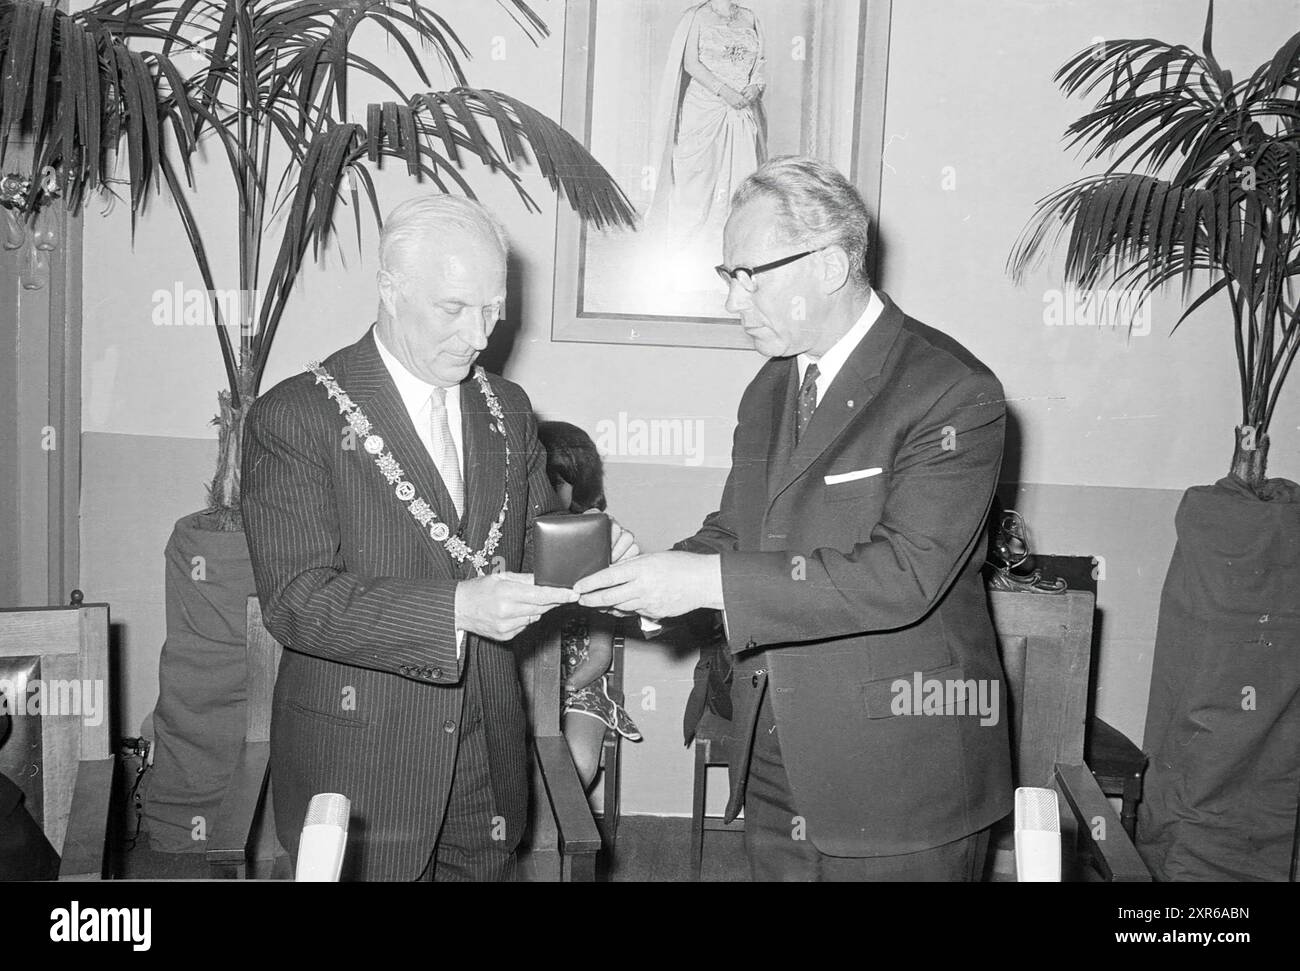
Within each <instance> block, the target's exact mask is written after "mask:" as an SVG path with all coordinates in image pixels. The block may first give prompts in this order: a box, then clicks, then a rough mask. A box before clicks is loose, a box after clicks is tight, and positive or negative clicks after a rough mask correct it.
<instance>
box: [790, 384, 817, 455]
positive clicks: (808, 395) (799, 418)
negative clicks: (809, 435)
mask: <svg viewBox="0 0 1300 971" xmlns="http://www.w3.org/2000/svg"><path fill="white" fill-rule="evenodd" d="M816 408H817V365H816V364H809V365H808V370H807V371H805V372H804V375H803V384H801V385H799V402H798V410H797V413H796V415H795V423H794V443H795V445H798V444H799V439H800V437H802V435H803V433H804V429H805V428H807V427H808V422H810V421H811V420H812V416H813V411H814V410H815V409H816Z"/></svg>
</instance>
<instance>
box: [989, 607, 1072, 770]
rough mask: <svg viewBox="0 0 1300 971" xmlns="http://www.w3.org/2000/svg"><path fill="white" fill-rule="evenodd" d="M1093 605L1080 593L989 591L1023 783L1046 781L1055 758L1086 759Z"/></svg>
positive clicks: (1014, 757)
mask: <svg viewBox="0 0 1300 971" xmlns="http://www.w3.org/2000/svg"><path fill="white" fill-rule="evenodd" d="M1094 603H1095V598H1094V596H1093V594H1091V593H1089V592H1087V591H1078V590H1067V591H1066V592H1065V593H1061V594H1040V593H1020V592H1011V591H990V592H989V610H990V613H991V614H992V616H993V628H994V630H995V632H996V633H997V638H998V648H999V651H1000V653H1001V655H1002V668H1003V671H1004V672H1005V674H1006V680H1007V692H1008V694H1009V695H1010V712H1009V715H1010V727H1011V745H1012V769H1013V774H1014V777H1015V780H1016V785H1018V786H1048V785H1049V784H1050V783H1051V782H1052V779H1053V777H1054V771H1055V766H1056V764H1057V763H1063V764H1066V765H1080V764H1082V763H1083V742H1084V728H1085V723H1086V721H1087V717H1088V672H1089V668H1090V665H1091V659H1092V650H1091V646H1092V618H1093V605H1094Z"/></svg>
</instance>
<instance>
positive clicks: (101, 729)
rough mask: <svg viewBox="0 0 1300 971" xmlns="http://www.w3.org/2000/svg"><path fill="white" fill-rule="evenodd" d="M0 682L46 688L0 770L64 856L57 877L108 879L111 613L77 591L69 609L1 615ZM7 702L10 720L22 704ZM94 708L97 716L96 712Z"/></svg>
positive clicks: (0, 760)
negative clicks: (95, 707) (37, 710)
mask: <svg viewBox="0 0 1300 971" xmlns="http://www.w3.org/2000/svg"><path fill="white" fill-rule="evenodd" d="M0 679H3V680H7V681H10V682H11V683H12V682H17V681H19V680H20V679H22V680H23V681H25V682H26V683H27V685H28V686H30V685H31V684H32V683H33V682H36V681H39V682H40V685H41V695H40V714H29V715H18V716H16V717H15V718H14V722H15V723H16V727H15V730H14V732H13V735H12V736H11V738H10V740H9V743H8V744H6V745H5V747H4V748H3V749H0V770H3V771H4V772H5V774H6V775H8V776H9V778H10V779H12V780H13V781H14V782H16V783H17V784H18V785H19V786H20V787H21V788H22V789H23V791H24V795H25V797H26V806H27V809H28V811H29V812H31V814H32V816H33V818H34V819H35V820H36V821H37V822H38V823H39V824H40V826H41V829H42V830H43V831H44V833H45V836H46V838H47V839H48V840H49V841H50V845H51V846H53V847H54V848H55V850H56V851H58V853H59V856H60V862H59V879H60V880H98V879H101V878H104V877H109V876H112V875H113V874H112V873H111V872H110V870H111V861H110V855H111V854H110V853H109V809H110V804H111V796H112V792H113V782H114V779H113V774H114V768H115V767H116V764H117V759H116V758H115V757H114V755H113V747H112V744H111V741H110V738H111V731H112V728H111V726H112V718H111V714H110V711H109V708H110V705H111V692H110V691H109V679H108V605H107V604H102V603H97V604H87V603H82V593H81V591H80V590H74V591H72V604H71V606H67V607H33V608H23V609H16V610H13V609H7V610H0ZM26 690H28V691H29V692H30V687H28V688H27V689H26ZM87 690H89V691H90V692H91V695H90V698H89V699H87V697H86V691H87ZM31 697H32V696H31V695H30V693H29V694H28V696H27V699H25V700H26V701H30V699H31ZM8 701H9V704H10V711H11V712H13V711H14V710H15V709H16V707H17V705H18V703H19V702H20V701H24V699H18V698H10V699H8ZM96 702H98V703H99V710H97V711H95V710H92V708H91V707H90V706H93V705H95V704H96ZM56 705H57V706H58V709H59V712H60V713H57V714H56V713H54V709H55V706H56ZM68 708H71V709H72V710H71V711H67V710H66V709H68ZM92 722H93V724H92ZM18 723H21V728H22V734H21V738H19V731H18V727H17V725H18ZM11 763H13V764H11Z"/></svg>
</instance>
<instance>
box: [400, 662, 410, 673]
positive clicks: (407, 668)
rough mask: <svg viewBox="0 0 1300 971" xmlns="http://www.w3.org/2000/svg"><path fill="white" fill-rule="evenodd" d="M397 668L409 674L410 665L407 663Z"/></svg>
mask: <svg viewBox="0 0 1300 971" xmlns="http://www.w3.org/2000/svg"><path fill="white" fill-rule="evenodd" d="M397 670H398V671H400V672H401V673H402V674H407V675H409V674H410V673H411V666H410V665H409V664H403V665H402V666H401V667H399V668H398V669H397Z"/></svg>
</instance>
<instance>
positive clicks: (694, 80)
mask: <svg viewBox="0 0 1300 971" xmlns="http://www.w3.org/2000/svg"><path fill="white" fill-rule="evenodd" d="M764 67H765V62H764V39H763V28H762V25H761V24H760V22H759V20H758V17H757V16H756V15H755V14H754V12H753V11H752V10H750V9H749V8H748V7H744V6H741V5H740V4H739V3H735V2H734V0H706V2H704V3H699V4H695V5H694V6H692V7H690V8H689V9H687V11H686V12H685V13H684V14H683V15H682V18H681V20H680V21H679V22H678V25H677V29H676V31H675V32H674V34H673V39H672V43H671V44H670V46H669V52H668V60H667V63H666V64H665V67H664V74H663V80H662V82H661V85H660V93H659V98H658V103H657V107H656V110H655V117H654V119H653V126H652V133H653V134H652V139H651V153H652V155H651V158H652V160H653V162H654V163H656V167H655V171H656V182H655V192H654V198H653V201H652V202H651V205H650V210H649V214H648V217H647V226H648V227H649V228H650V229H651V230H652V231H653V232H655V233H657V234H658V236H659V238H660V240H661V241H662V243H663V245H664V246H665V247H666V249H667V250H668V251H669V252H671V253H673V254H674V256H675V262H676V263H678V264H679V265H680V267H681V269H682V270H683V271H684V272H685V273H686V275H687V276H688V277H689V278H690V279H692V280H700V281H703V283H702V285H703V286H706V287H707V286H709V285H711V283H710V277H712V276H713V271H712V266H713V265H714V264H716V263H717V262H718V261H719V260H720V259H721V253H722V227H723V224H724V223H725V222H726V219H727V211H728V203H729V202H730V199H731V194H732V192H733V191H734V190H735V188H736V187H737V186H739V185H740V183H741V181H743V180H744V179H745V177H746V176H748V175H749V174H750V173H752V172H753V171H754V170H755V169H757V168H758V166H759V165H760V164H761V163H762V162H763V161H764V160H765V159H766V157H767V121H766V117H765V114H764V111H763V90H764V88H765V86H766V81H765V80H764V74H763V72H764ZM678 282H679V284H686V285H688V286H689V284H688V283H687V281H686V280H681V279H679V281H678ZM713 282H716V278H715V280H714V281H713Z"/></svg>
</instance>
